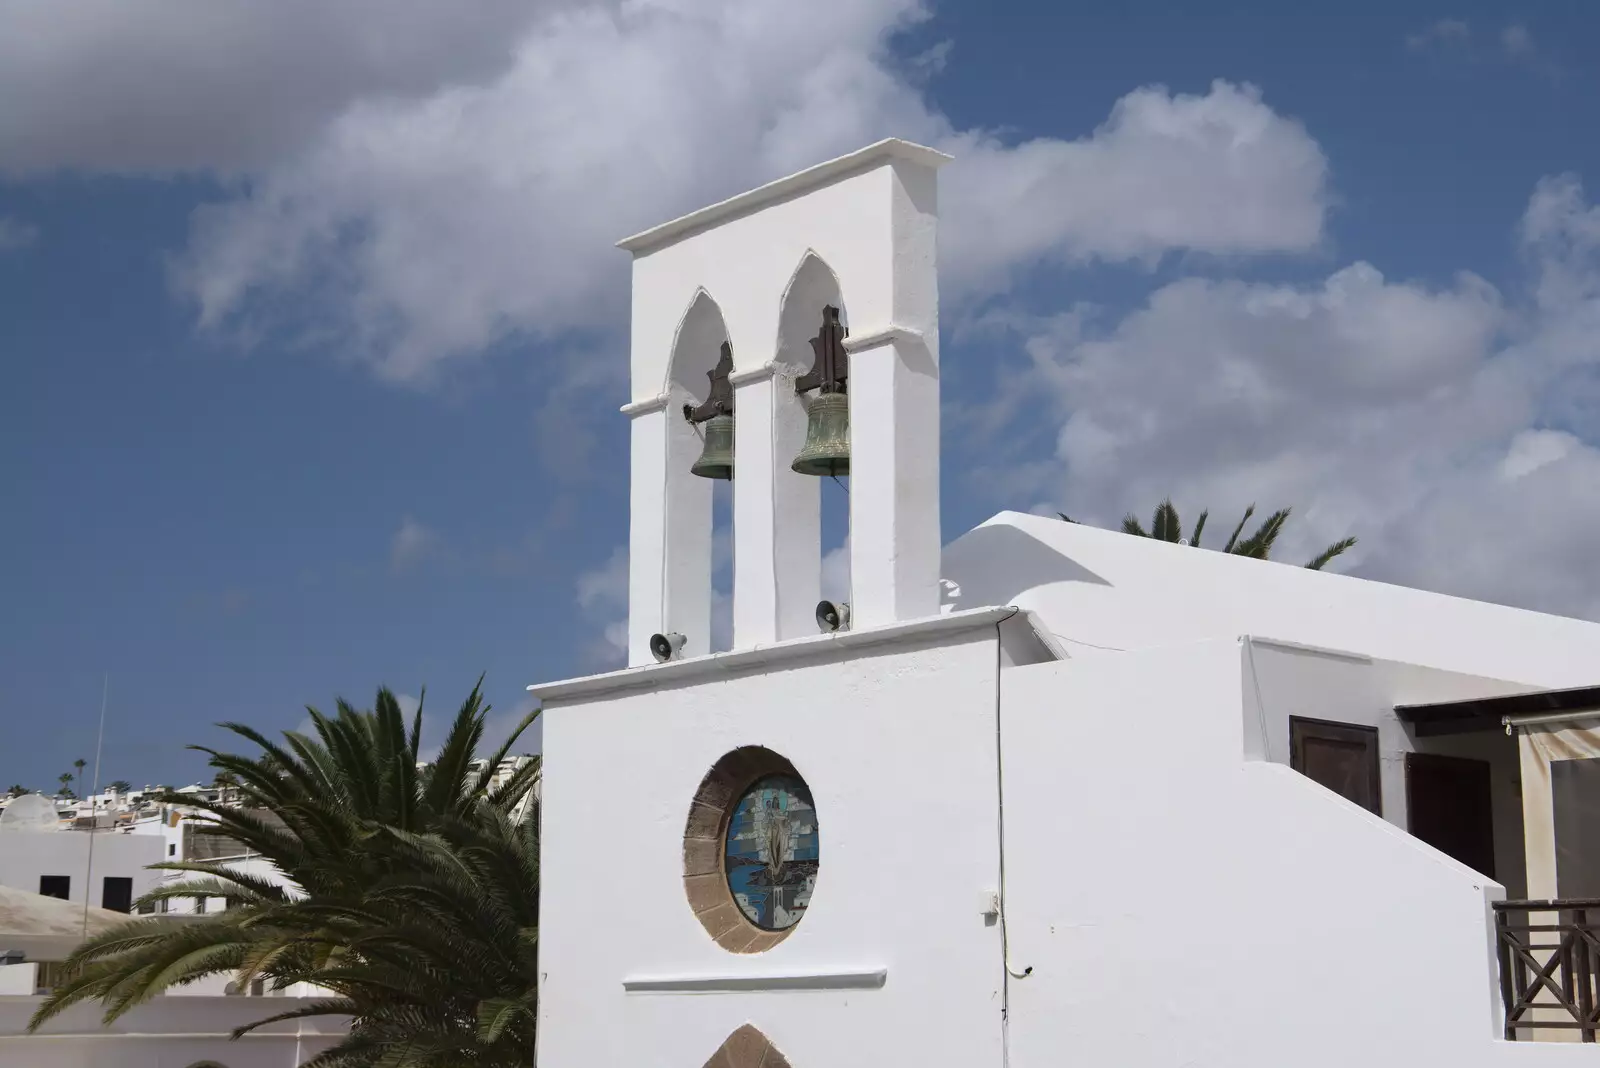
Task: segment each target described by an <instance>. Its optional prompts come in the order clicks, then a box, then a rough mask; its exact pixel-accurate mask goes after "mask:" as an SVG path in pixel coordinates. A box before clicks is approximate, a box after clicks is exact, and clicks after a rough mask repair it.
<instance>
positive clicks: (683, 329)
mask: <svg viewBox="0 0 1600 1068" xmlns="http://www.w3.org/2000/svg"><path fill="white" fill-rule="evenodd" d="M727 340H729V338H728V327H727V324H726V323H725V322H724V321H723V318H722V308H721V307H720V306H719V305H718V304H717V302H716V301H715V300H714V299H712V296H711V294H710V293H707V292H706V291H705V290H704V289H697V290H695V294H694V296H693V297H691V298H690V300H689V306H688V307H686V308H685V309H684V311H683V316H682V317H681V318H680V319H679V320H678V329H677V330H676V331H675V332H674V334H673V337H672V358H671V359H670V360H669V361H668V362H667V381H666V382H665V384H664V387H663V392H667V393H671V392H673V391H674V390H678V389H681V390H684V391H686V392H688V393H689V394H691V395H693V396H694V398H695V399H696V400H697V401H698V400H704V399H705V393H706V384H707V378H706V375H707V374H708V373H710V371H711V369H712V368H713V367H715V366H716V364H717V357H718V356H719V355H720V354H721V350H722V343H723V342H725V341H727Z"/></svg>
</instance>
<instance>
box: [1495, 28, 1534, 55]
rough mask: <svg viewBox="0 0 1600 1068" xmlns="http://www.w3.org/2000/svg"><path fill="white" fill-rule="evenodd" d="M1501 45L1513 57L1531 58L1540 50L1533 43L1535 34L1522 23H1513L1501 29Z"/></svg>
mask: <svg viewBox="0 0 1600 1068" xmlns="http://www.w3.org/2000/svg"><path fill="white" fill-rule="evenodd" d="M1500 47H1502V48H1504V49H1505V52H1506V55H1507V56H1509V57H1511V58H1512V59H1531V58H1533V55H1534V53H1535V52H1537V51H1538V49H1537V48H1536V47H1535V46H1534V43H1533V34H1532V33H1530V32H1528V27H1526V26H1523V25H1522V24H1520V23H1513V24H1512V25H1510V26H1507V27H1506V28H1505V29H1503V30H1501V31H1500Z"/></svg>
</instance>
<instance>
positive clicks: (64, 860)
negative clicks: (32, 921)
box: [0, 831, 166, 908]
mask: <svg viewBox="0 0 1600 1068" xmlns="http://www.w3.org/2000/svg"><path fill="white" fill-rule="evenodd" d="M90 837H91V836H90V835H89V834H88V833H87V832H85V831H6V832H4V833H0V886H9V887H12V888H13V889H16V890H26V891H27V892H28V893H30V894H37V893H38V892H39V877H40V876H41V875H65V876H68V877H69V878H71V880H72V883H71V886H70V888H69V890H70V895H71V896H70V897H69V898H68V900H69V901H77V902H80V903H81V902H82V901H83V900H84V888H85V886H86V885H87V886H92V890H91V892H90V895H89V904H91V905H93V906H95V907H96V908H98V907H99V906H100V897H101V893H102V890H103V888H104V886H105V881H104V880H105V879H106V877H107V876H123V877H126V878H130V879H132V880H133V896H134V899H135V900H137V899H138V898H139V896H140V895H141V894H144V893H146V892H147V891H149V890H151V889H153V888H154V887H155V885H156V884H157V883H158V882H159V881H160V879H161V873H160V872H153V871H149V870H148V867H149V865H151V864H155V863H157V862H158V861H160V860H162V859H163V857H164V856H165V852H166V849H165V847H164V846H163V845H162V840H161V839H160V838H158V837H156V836H155V835H148V834H120V833H114V832H106V833H104V834H99V833H97V834H95V835H93V836H92V837H93V839H94V866H93V870H92V871H90V870H89V844H90V843H89V840H90ZM86 876H87V878H86Z"/></svg>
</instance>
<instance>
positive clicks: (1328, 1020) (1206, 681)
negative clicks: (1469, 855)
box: [934, 641, 1593, 1068]
mask: <svg viewBox="0 0 1600 1068" xmlns="http://www.w3.org/2000/svg"><path fill="white" fill-rule="evenodd" d="M1280 667H1283V668H1284V669H1285V671H1286V672H1287V671H1288V670H1290V667H1289V665H1280ZM1247 675H1248V669H1247V667H1246V665H1245V663H1244V658H1243V655H1242V646H1241V644H1240V643H1238V642H1236V641H1219V642H1210V643H1203V644H1199V645H1195V646H1190V647H1181V648H1173V649H1166V650H1147V651H1142V652H1138V653H1129V654H1126V655H1121V656H1105V657H1097V658H1093V659H1085V660H1078V661H1074V662H1069V663H1061V664H1044V665H1037V666H1032V667H1023V668H1018V669H1016V670H1014V671H1010V672H1007V673H1006V675H1005V677H1004V700H1003V708H1004V717H1005V718H1004V724H1003V730H1004V733H1003V737H1004V741H1003V743H1002V747H1003V753H1004V758H1005V760H1004V768H1005V772H1004V773H1005V817H1006V879H1007V902H1008V915H1009V917H1010V921H1009V925H1008V928H1009V936H1010V952H1011V961H1012V965H1013V967H1014V968H1015V969H1016V970H1018V971H1021V970H1023V969H1026V968H1032V972H1031V974H1029V976H1028V977H1027V978H1026V979H1013V980H1011V982H1010V985H1009V995H1010V1003H1011V1027H1010V1041H1011V1064H1012V1065H1014V1066H1017V1068H1036V1066H1037V1068H1044V1066H1050V1065H1060V1064H1064V1063H1073V1064H1086V1065H1109V1064H1119V1065H1141V1066H1142V1065H1148V1066H1177V1065H1195V1066H1217V1068H1222V1066H1228V1068H1234V1066H1250V1068H1254V1066H1260V1068H1278V1066H1280V1065H1285V1064H1293V1065H1295V1066H1296V1068H1349V1066H1350V1065H1352V1064H1374V1063H1375V1064H1382V1065H1410V1064H1450V1065H1452V1066H1458V1068H1476V1066H1484V1068H1488V1066H1501V1065H1504V1066H1511V1065H1522V1064H1525V1065H1533V1064H1572V1065H1577V1064H1580V1063H1582V1064H1588V1063H1590V1062H1591V1061H1592V1059H1593V1054H1592V1052H1590V1051H1586V1050H1583V1049H1582V1048H1581V1047H1578V1046H1576V1045H1535V1044H1532V1043H1522V1044H1514V1043H1506V1042H1502V1041H1500V1040H1499V1039H1498V1000H1497V999H1498V994H1497V987H1496V982H1495V975H1496V972H1495V970H1494V962H1493V957H1492V939H1491V934H1490V927H1489V907H1488V903H1489V901H1490V900H1491V899H1492V898H1493V897H1494V896H1497V895H1498V893H1499V888H1498V887H1497V886H1496V885H1495V884H1493V883H1490V882H1488V881H1487V880H1485V879H1483V878H1481V877H1479V876H1477V875H1476V874H1475V873H1473V872H1471V871H1468V870H1467V869H1465V868H1464V867H1462V866H1461V865H1459V864H1457V863H1455V862H1454V861H1452V860H1450V859H1449V858H1448V857H1445V856H1444V855H1443V854H1441V853H1438V852H1437V851H1435V850H1433V849H1431V848H1429V847H1428V846H1426V845H1423V844H1422V843H1421V842H1418V841H1417V840H1415V839H1413V838H1411V837H1410V836H1409V835H1407V834H1405V833H1404V832H1402V831H1400V830H1398V829H1397V828H1395V827H1393V826H1392V825H1390V824H1389V823H1386V822H1385V821H1383V820H1382V819H1379V818H1378V817H1376V816H1373V815H1372V814H1370V813H1368V812H1366V811H1365V810H1363V809H1361V808H1359V807H1358V806H1356V805H1353V804H1351V803H1349V802H1346V801H1344V800H1343V799H1342V798H1339V797H1337V796H1335V795H1334V794H1332V793H1331V792H1329V791H1327V790H1324V789H1322V788H1321V787H1319V786H1317V785H1316V784H1315V783H1313V782H1311V781H1310V780H1308V779H1306V778H1304V777H1302V776H1300V775H1298V774H1296V773H1295V772H1293V771H1291V770H1289V769H1288V768H1287V767H1284V766H1283V765H1281V764H1277V763H1272V762H1266V761H1260V760H1249V759H1246V757H1245V749H1246V732H1245V730H1244V724H1245V723H1247V722H1249V721H1250V720H1251V719H1253V718H1254V714H1255V713H1254V709H1253V707H1252V699H1251V698H1250V697H1249V695H1248V690H1247V683H1246V678H1247ZM1302 681H1303V683H1304V684H1305V685H1307V686H1308V687H1310V686H1311V685H1313V684H1325V683H1326V681H1327V680H1326V679H1319V678H1318V677H1316V675H1315V673H1313V672H1307V673H1306V675H1305V677H1304V678H1303V680H1302ZM934 1063H949V1064H956V1063H963V1062H958V1061H954V1060H950V1061H943V1062H934Z"/></svg>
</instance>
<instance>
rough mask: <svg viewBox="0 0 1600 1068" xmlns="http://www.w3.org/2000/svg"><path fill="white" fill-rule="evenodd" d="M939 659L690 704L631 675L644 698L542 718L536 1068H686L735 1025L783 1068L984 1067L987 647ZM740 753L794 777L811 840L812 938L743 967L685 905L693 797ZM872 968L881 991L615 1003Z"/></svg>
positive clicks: (989, 978) (992, 953)
mask: <svg viewBox="0 0 1600 1068" xmlns="http://www.w3.org/2000/svg"><path fill="white" fill-rule="evenodd" d="M941 641H942V644H940V643H939V642H935V641H933V640H925V641H923V642H921V643H919V644H916V645H908V646H904V647H892V646H890V647H878V648H876V649H873V650H868V651H858V652H856V653H855V655H854V658H852V659H848V660H841V659H838V658H837V655H835V656H834V657H832V658H830V659H827V660H823V661H816V660H813V661H810V662H804V663H794V662H792V661H789V662H779V663H773V664H767V665H759V664H758V665H756V666H755V668H754V669H753V670H754V671H755V672H756V673H738V674H730V675H727V676H726V677H712V678H710V679H706V678H704V677H703V676H702V677H701V679H700V681H699V682H698V683H696V684H694V685H678V686H674V685H673V684H672V683H671V682H669V681H665V680H668V679H670V678H671V677H672V673H671V672H663V671H662V670H660V669H646V671H647V674H650V675H652V676H654V677H655V678H658V679H662V680H663V681H662V682H660V683H659V684H658V685H657V686H656V688H655V689H654V690H653V691H649V692H635V693H633V694H631V695H623V696H616V697H612V698H610V699H606V700H597V701H594V702H593V703H589V704H584V705H573V704H570V703H568V704H564V703H563V702H561V701H558V700H550V699H547V701H546V709H545V713H544V721H545V728H544V729H545V735H544V745H545V754H546V764H545V769H546V770H545V780H544V790H545V794H544V805H543V809H542V812H543V821H544V822H543V842H542V870H543V876H542V878H543V885H542V894H541V905H540V907H541V915H542V917H543V921H544V923H543V926H542V928H541V931H540V967H541V970H542V972H543V983H542V986H541V996H540V1004H539V1013H540V1024H539V1028H540V1030H539V1041H540V1054H539V1064H540V1066H541V1068H610V1066H616V1068H623V1066H626V1068H681V1066H684V1065H700V1064H703V1063H705V1061H706V1059H707V1058H708V1057H710V1055H711V1054H712V1053H713V1052H714V1051H715V1050H716V1049H717V1048H718V1046H719V1045H720V1044H721V1043H722V1042H723V1040H724V1039H725V1038H727V1037H728V1035H729V1034H730V1033H731V1032H732V1031H734V1030H735V1029H736V1028H738V1027H739V1026H741V1025H743V1024H745V1023H747V1022H748V1023H753V1024H754V1025H755V1026H757V1027H758V1028H760V1029H761V1030H762V1031H764V1032H765V1033H766V1034H767V1035H768V1036H769V1037H770V1038H771V1040H772V1041H773V1042H774V1043H775V1044H776V1045H777V1047H778V1048H779V1049H780V1050H781V1051H782V1052H783V1053H784V1055H785V1056H786V1057H787V1058H788V1060H789V1063H791V1064H793V1065H795V1066H796V1068H806V1066H809V1065H836V1066H845V1065H869V1064H870V1065H890V1064H893V1065H961V1066H969V1065H998V1064H999V1063H1000V1060H999V1058H1000V1045H999V1042H1000V1020H999V1016H998V1009H997V1002H996V997H997V992H998V989H999V983H1000V960H999V954H998V950H997V947H998V935H997V932H996V929H995V928H994V927H993V926H986V925H985V923H984V920H983V917H982V915H981V914H980V909H979V895H980V892H981V891H982V890H983V889H984V888H985V887H992V886H993V885H994V878H995V872H996V858H997V853H996V837H995V776H994V761H995V750H994V741H995V735H994V715H993V713H994V697H995V672H996V648H995V644H996V643H995V635H994V628H993V626H984V627H982V628H981V629H976V630H967V631H966V632H965V633H962V634H960V635H957V636H955V637H946V638H943V639H941ZM773 655H774V657H775V658H776V657H779V656H781V655H783V654H782V653H781V652H780V651H774V654H773ZM686 666H687V665H686ZM680 674H681V672H680ZM745 745H762V746H766V747H768V748H770V749H772V750H774V751H776V752H778V753H779V754H781V755H783V756H785V757H787V758H788V759H789V760H791V761H792V762H793V763H794V766H795V767H796V769H798V771H799V772H800V773H801V775H802V776H804V777H805V779H806V781H807V783H808V784H809V785H810V788H811V791H812V794H813V797H814V800H815V803H816V813H817V821H818V827H819V829H820V832H821V845H820V852H821V867H820V871H819V874H818V877H817V883H816V890H815V895H814V897H813V898H812V901H811V904H810V907H809V909H808V911H807V914H806V916H805V917H804V918H803V919H802V920H801V922H800V924H799V926H798V927H797V928H796V929H795V931H794V933H793V934H792V935H791V936H790V937H789V938H787V939H786V940H785V941H783V942H782V943H780V944H779V945H778V946H777V947H775V948H774V949H772V950H770V951H768V952H766V953H763V954H758V955H736V954H731V953H728V952H725V951H724V950H722V949H721V948H719V947H718V946H717V945H716V944H715V943H714V942H712V940H711V939H710V938H709V937H708V936H707V935H706V933H705V931H704V930H703V929H702V927H701V926H700V924H699V922H698V921H697V920H696V919H695V917H694V915H693V913H692V912H691V911H690V908H689V904H688V902H687V900H686V898H685V894H684V889H683V883H682V877H683V860H682V842H683V830H684V822H685V819H686V818H687V816H688V812H689V805H690V802H691V801H692V799H693V797H694V794H695V791H696V789H697V787H698V786H699V784H700V781H701V779H702V778H703V777H704V776H705V774H706V772H707V771H708V770H710V768H711V766H712V765H713V764H714V763H715V762H716V761H717V760H718V758H720V757H721V756H722V755H723V754H724V753H726V752H728V751H729V750H732V749H735V748H737V747H739V746H745ZM878 968H882V969H886V971H887V977H886V982H885V983H884V985H883V986H882V988H881V989H875V990H862V989H856V990H847V989H846V990H841V989H831V990H830V989H820V990H791V991H784V992H773V991H770V990H767V991H762V990H750V991H743V992H738V993H716V994H682V993H678V994H673V993H626V992H624V989H623V982H624V980H625V979H630V978H640V977H643V978H672V977H677V978H704V977H725V976H737V977H747V978H753V979H757V980H759V979H761V978H762V977H771V976H799V975H806V974H809V973H817V972H837V971H840V970H856V971H861V970H868V971H870V970H874V969H878Z"/></svg>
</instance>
